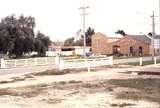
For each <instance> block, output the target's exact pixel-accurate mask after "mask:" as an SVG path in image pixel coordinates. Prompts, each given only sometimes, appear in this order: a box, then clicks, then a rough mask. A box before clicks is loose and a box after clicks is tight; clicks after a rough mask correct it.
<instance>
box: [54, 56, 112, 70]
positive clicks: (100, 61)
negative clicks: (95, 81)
mask: <svg viewBox="0 0 160 108" xmlns="http://www.w3.org/2000/svg"><path fill="white" fill-rule="evenodd" d="M57 60H58V58H57ZM57 63H59V69H61V70H63V69H72V68H88V70H90V67H97V66H105V65H113V57H112V56H111V57H106V58H94V59H72V60H59V62H57Z"/></svg>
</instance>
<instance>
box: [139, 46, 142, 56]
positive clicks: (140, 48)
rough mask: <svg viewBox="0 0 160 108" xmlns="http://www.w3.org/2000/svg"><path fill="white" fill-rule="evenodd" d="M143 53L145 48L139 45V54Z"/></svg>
mask: <svg viewBox="0 0 160 108" xmlns="http://www.w3.org/2000/svg"><path fill="white" fill-rule="evenodd" d="M142 55H143V48H142V47H141V46H140V47H139V56H142Z"/></svg>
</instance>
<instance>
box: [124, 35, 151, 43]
mask: <svg viewBox="0 0 160 108" xmlns="http://www.w3.org/2000/svg"><path fill="white" fill-rule="evenodd" d="M127 36H129V37H131V38H134V39H136V40H139V41H141V42H143V43H146V44H151V39H150V38H149V37H147V36H146V35H127Z"/></svg>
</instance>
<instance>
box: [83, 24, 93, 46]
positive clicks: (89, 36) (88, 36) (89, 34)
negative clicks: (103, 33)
mask: <svg viewBox="0 0 160 108" xmlns="http://www.w3.org/2000/svg"><path fill="white" fill-rule="evenodd" d="M94 34H95V32H94V29H92V28H91V27H89V28H88V29H87V32H86V33H85V35H86V45H87V46H91V40H92V35H94Z"/></svg>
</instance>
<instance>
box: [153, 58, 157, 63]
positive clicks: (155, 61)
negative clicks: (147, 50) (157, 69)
mask: <svg viewBox="0 0 160 108" xmlns="http://www.w3.org/2000/svg"><path fill="white" fill-rule="evenodd" d="M154 64H155V65H156V64H157V58H156V57H154Z"/></svg>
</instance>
